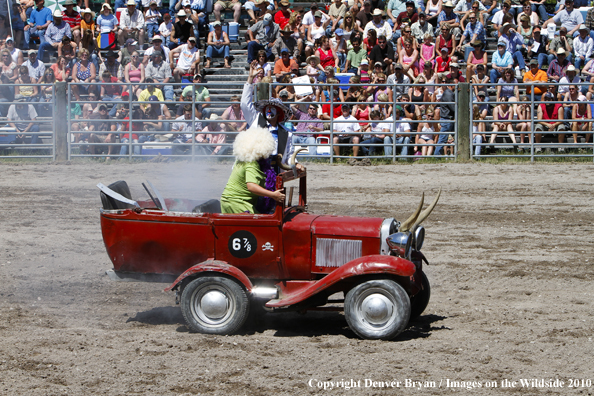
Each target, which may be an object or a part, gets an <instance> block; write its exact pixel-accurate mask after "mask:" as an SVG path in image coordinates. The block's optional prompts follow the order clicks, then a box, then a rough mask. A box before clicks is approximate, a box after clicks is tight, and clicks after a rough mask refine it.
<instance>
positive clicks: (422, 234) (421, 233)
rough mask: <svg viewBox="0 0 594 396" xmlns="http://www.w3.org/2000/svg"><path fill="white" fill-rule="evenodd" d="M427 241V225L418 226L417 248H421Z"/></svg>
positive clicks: (416, 235) (416, 234) (416, 231)
mask: <svg viewBox="0 0 594 396" xmlns="http://www.w3.org/2000/svg"><path fill="white" fill-rule="evenodd" d="M423 242H425V227H423V226H417V228H416V229H415V250H417V251H418V250H421V248H422V247H423Z"/></svg>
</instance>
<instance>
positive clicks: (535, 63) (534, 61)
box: [530, 59, 538, 66]
mask: <svg viewBox="0 0 594 396" xmlns="http://www.w3.org/2000/svg"><path fill="white" fill-rule="evenodd" d="M530 64H531V65H537V66H538V60H537V59H532V60H530Z"/></svg>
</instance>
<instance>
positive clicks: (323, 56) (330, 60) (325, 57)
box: [318, 48, 336, 68]
mask: <svg viewBox="0 0 594 396" xmlns="http://www.w3.org/2000/svg"><path fill="white" fill-rule="evenodd" d="M318 51H320V64H321V65H322V67H324V68H325V67H326V66H332V67H334V66H335V65H336V64H335V63H334V54H332V48H328V52H326V53H324V50H322V49H321V48H319V49H318Z"/></svg>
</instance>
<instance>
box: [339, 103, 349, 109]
mask: <svg viewBox="0 0 594 396" xmlns="http://www.w3.org/2000/svg"><path fill="white" fill-rule="evenodd" d="M340 108H341V109H343V110H344V109H350V108H351V106H350V105H348V104H346V103H343V104H342V106H340Z"/></svg>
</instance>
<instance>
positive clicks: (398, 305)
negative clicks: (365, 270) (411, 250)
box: [344, 279, 410, 340]
mask: <svg viewBox="0 0 594 396" xmlns="http://www.w3.org/2000/svg"><path fill="white" fill-rule="evenodd" d="M344 314H345V317H346V320H347V323H348V324H349V327H350V328H351V330H353V331H354V332H355V333H356V334H357V335H358V336H359V337H361V338H365V339H371V340H390V339H392V338H394V337H396V336H397V335H398V334H400V333H401V332H402V331H403V330H404V329H405V327H406V325H407V324H408V320H409V317H410V300H409V298H408V294H406V291H404V289H403V288H402V286H400V285H399V284H398V283H396V282H394V281H393V280H389V279H380V280H371V281H367V282H364V283H361V284H359V285H357V286H355V287H354V288H352V289H351V290H350V291H349V292H348V293H347V295H346V297H345V300H344Z"/></svg>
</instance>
